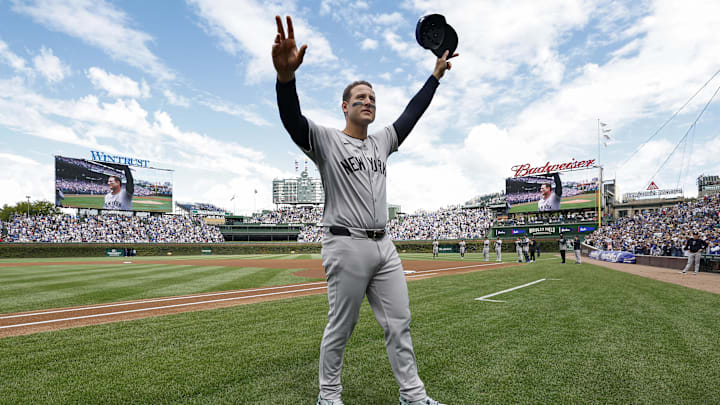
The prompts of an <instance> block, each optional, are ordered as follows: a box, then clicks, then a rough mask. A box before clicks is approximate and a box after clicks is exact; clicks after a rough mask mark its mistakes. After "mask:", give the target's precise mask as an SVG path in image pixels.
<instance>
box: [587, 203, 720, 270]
mask: <svg viewBox="0 0 720 405" xmlns="http://www.w3.org/2000/svg"><path fill="white" fill-rule="evenodd" d="M693 232H698V233H699V235H700V237H701V238H702V239H704V240H705V241H706V242H707V243H708V248H707V251H706V252H705V253H707V254H720V195H714V196H705V197H702V198H699V199H698V200H696V201H691V202H684V203H680V204H677V205H675V206H673V207H670V208H665V209H663V210H659V211H651V212H643V213H641V214H638V215H633V216H629V217H623V218H618V219H617V221H615V222H614V223H611V224H608V225H604V226H603V227H602V228H600V229H599V230H597V231H595V232H594V233H593V234H592V235H591V236H590V237H588V238H587V239H586V240H585V243H588V244H590V245H592V246H596V247H599V248H602V249H605V250H623V251H628V252H633V253H636V254H648V255H655V256H684V255H685V252H684V247H685V241H686V240H687V239H689V238H690V237H691V236H692V233H693Z"/></svg>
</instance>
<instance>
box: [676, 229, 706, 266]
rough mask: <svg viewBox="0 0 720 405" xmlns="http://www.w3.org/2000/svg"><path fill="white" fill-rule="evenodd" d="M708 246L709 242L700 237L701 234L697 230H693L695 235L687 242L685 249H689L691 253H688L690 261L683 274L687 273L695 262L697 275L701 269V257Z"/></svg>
mask: <svg viewBox="0 0 720 405" xmlns="http://www.w3.org/2000/svg"><path fill="white" fill-rule="evenodd" d="M706 248H707V242H705V241H704V240H702V239H700V235H699V234H698V233H697V231H695V232H693V237H692V238H690V239H688V240H687V242H685V249H686V250H689V251H690V253H688V261H687V264H686V265H685V268H684V269H683V271H682V274H686V273H687V271H688V270H689V269H690V268H691V267H692V265H693V263H695V275H696V276H697V274H698V271H700V259H701V258H702V252H703V251H705V249H706Z"/></svg>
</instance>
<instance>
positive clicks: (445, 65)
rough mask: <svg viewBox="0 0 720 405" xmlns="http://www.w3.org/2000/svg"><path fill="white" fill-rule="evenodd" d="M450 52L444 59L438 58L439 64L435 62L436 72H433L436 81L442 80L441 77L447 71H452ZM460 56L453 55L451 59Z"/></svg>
mask: <svg viewBox="0 0 720 405" xmlns="http://www.w3.org/2000/svg"><path fill="white" fill-rule="evenodd" d="M449 53H450V51H445V53H444V54H443V56H442V58H438V60H437V62H435V71H434V72H433V76H435V78H436V79H438V80H440V78H441V77H443V75H444V74H445V71H446V70H450V69H452V63H450V62H448V61H447V60H448V59H450V58H448V54H449ZM458 55H460V54H459V53H455V54H453V56H451V58H454V57H456V56H458Z"/></svg>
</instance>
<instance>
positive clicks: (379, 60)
mask: <svg viewBox="0 0 720 405" xmlns="http://www.w3.org/2000/svg"><path fill="white" fill-rule="evenodd" d="M446 3H447V4H448V5H440V2H437V1H424V0H414V1H398V2H384V1H383V2H381V1H369V0H365V1H344V0H321V1H312V2H310V1H285V2H277V1H262V2H260V1H251V0H234V1H229V0H228V1H218V0H189V1H187V2H180V1H177V2H136V1H134V2H129V1H125V2H121V1H116V2H108V1H89V0H88V1H81V0H66V1H50V0H36V1H13V0H0V173H2V175H0V190H2V192H0V204H4V203H15V202H17V201H20V200H23V199H24V197H25V196H26V195H31V196H32V197H33V199H49V200H50V199H52V196H53V178H54V161H53V157H52V156H53V155H54V154H60V155H65V156H70V157H80V158H90V150H102V151H104V152H106V153H117V154H122V155H128V156H133V157H138V158H143V159H149V160H150V161H151V165H153V166H155V167H162V168H169V169H173V170H174V171H175V172H174V184H175V199H176V201H198V202H211V203H214V204H216V205H219V206H223V207H225V208H228V209H231V210H232V209H235V210H237V211H238V212H240V213H248V212H250V211H252V210H253V209H254V208H257V209H260V208H270V207H272V196H271V191H272V190H271V182H272V179H274V178H278V177H289V176H293V175H294V174H295V164H294V161H295V160H298V161H299V162H300V167H301V169H302V166H303V164H304V163H303V162H304V161H305V159H304V156H303V155H302V154H301V153H300V151H299V150H298V149H297V147H295V146H294V144H293V143H292V142H291V141H290V138H289V136H288V135H287V134H286V133H285V131H284V129H283V128H282V125H281V124H280V120H279V118H278V114H277V107H276V105H275V92H274V81H275V74H274V70H273V67H272V62H271V57H270V48H271V45H272V41H273V39H274V34H275V22H274V15H276V14H281V15H291V16H293V18H294V21H295V27H296V37H297V40H298V42H299V43H301V44H302V43H307V44H308V54H307V57H306V58H305V62H304V64H303V65H302V66H301V67H300V70H299V71H298V73H297V80H298V82H297V86H298V92H299V95H300V102H301V106H302V109H303V112H304V113H305V115H306V116H308V117H309V118H311V119H313V120H314V121H315V122H317V123H319V124H322V125H326V126H335V127H341V128H342V126H343V124H344V121H343V116H342V112H341V110H340V98H341V92H342V89H343V88H344V86H345V85H346V84H347V83H349V82H350V81H352V80H357V79H364V80H369V81H370V82H372V83H373V85H374V87H375V90H376V95H377V99H378V113H377V120H376V122H375V123H374V124H373V126H371V130H372V128H376V129H379V128H381V127H382V126H384V125H388V124H390V123H391V122H392V121H394V120H395V118H396V117H397V116H398V115H399V114H400V112H401V111H402V109H403V108H404V107H405V105H406V103H407V101H408V100H409V99H410V98H411V97H412V95H413V94H414V93H415V92H416V91H417V90H418V89H419V88H420V87H421V85H422V83H423V82H424V81H425V79H426V78H427V77H428V76H429V74H430V73H431V72H432V67H433V65H434V63H435V58H434V56H433V55H432V54H431V53H430V52H429V51H426V50H423V49H422V48H420V47H419V46H418V45H417V43H415V40H414V28H415V22H416V21H417V19H418V18H419V17H420V16H423V15H426V14H429V13H441V14H443V15H445V16H446V18H447V20H448V22H449V23H450V24H451V25H453V27H454V28H455V29H456V31H457V32H458V36H459V42H460V44H459V47H458V52H459V53H460V56H459V57H458V58H457V59H456V60H455V61H454V66H453V69H452V70H451V71H450V72H448V73H447V74H446V76H445V77H444V78H443V79H442V81H441V85H440V87H439V88H438V90H437V93H436V96H435V98H434V100H433V102H432V104H431V106H430V108H429V109H428V110H427V112H426V113H425V115H424V116H423V118H422V119H421V121H420V122H419V123H418V125H417V127H416V128H415V129H414V131H413V133H411V135H410V137H409V138H408V140H407V141H406V142H405V143H404V144H403V146H402V148H401V149H400V151H399V152H398V153H396V154H394V155H393V156H392V157H391V158H390V160H389V162H388V202H389V203H392V204H400V205H401V206H402V208H403V210H404V211H407V212H414V211H415V210H418V209H436V208H439V207H441V206H447V205H451V204H458V203H462V202H464V201H467V200H469V199H470V198H472V197H473V196H476V195H478V194H483V193H491V192H496V191H500V190H502V189H503V188H504V179H505V178H506V177H508V176H510V175H511V174H512V172H511V170H510V168H511V167H512V166H513V165H516V164H521V163H530V164H532V165H543V164H544V163H545V162H546V161H551V162H558V163H560V162H565V161H569V160H570V159H571V158H575V159H577V160H584V159H594V158H596V157H597V120H598V118H599V119H601V120H602V121H603V122H606V123H607V124H608V127H607V128H611V129H612V132H611V133H610V135H612V139H611V141H610V144H609V145H608V146H607V147H606V148H603V149H602V151H601V157H600V161H601V163H602V164H603V165H604V166H605V167H606V168H607V169H606V172H605V177H606V178H607V177H610V178H613V177H616V178H617V182H618V186H619V189H620V192H621V193H624V192H631V191H640V190H643V189H645V187H647V184H648V182H649V181H650V180H651V179H653V180H654V181H655V182H656V183H657V184H658V185H659V186H660V187H661V188H674V187H677V186H681V187H683V188H684V190H685V194H686V196H694V195H696V194H697V190H696V187H695V185H694V180H695V178H696V177H697V175H699V174H701V173H705V174H719V173H720V164H719V163H718V159H717V156H718V155H720V136H718V135H720V134H719V133H718V132H719V128H720V125H719V124H720V107H719V106H718V102H717V101H715V102H713V103H711V104H710V106H709V108H708V110H707V111H706V112H705V114H704V115H703V117H702V119H701V120H700V121H699V122H698V125H697V127H696V129H695V131H694V132H693V136H692V143H690V142H688V143H687V144H686V145H685V146H684V147H683V146H681V147H680V148H679V149H678V152H677V153H676V156H674V157H673V158H672V159H671V160H670V161H669V162H668V164H667V165H665V167H664V168H663V169H662V170H660V171H659V173H658V174H657V175H656V176H655V177H653V174H654V173H655V172H656V171H657V169H658V168H659V167H660V164H661V163H662V161H664V160H665V158H666V157H667V156H668V154H669V153H670V151H671V150H672V149H673V148H675V146H676V145H677V143H678V141H679V140H680V138H681V137H682V136H683V135H684V134H685V132H686V131H687V130H688V128H689V127H690V124H691V123H692V121H694V120H695V118H696V116H697V115H698V113H699V112H700V110H701V109H702V108H703V106H704V105H705V103H707V101H708V100H709V99H710V97H711V96H712V94H713V92H714V91H715V90H716V89H717V88H718V87H719V86H720V75H719V76H718V77H715V79H713V80H712V81H711V82H710V83H709V84H708V85H707V87H706V88H705V89H703V91H701V92H700V93H699V94H698V95H697V96H696V97H695V98H694V99H693V101H692V102H691V103H690V104H688V106H687V107H685V109H684V110H683V111H682V113H681V114H679V115H678V116H677V117H676V118H675V119H674V120H673V121H672V122H671V123H670V124H669V125H668V126H667V127H666V128H664V129H663V131H661V132H660V133H659V134H658V135H657V136H656V137H655V138H654V139H653V140H652V141H651V142H650V143H648V144H647V145H645V146H644V147H643V149H641V151H640V152H639V153H638V154H637V155H635V157H634V158H633V159H632V160H631V161H629V162H627V163H625V161H626V160H627V158H628V157H630V155H631V152H632V151H633V150H635V149H636V148H637V147H638V146H640V145H641V144H643V143H644V141H645V140H646V139H647V138H649V137H650V135H652V133H653V132H654V131H655V130H657V129H658V128H659V127H660V125H661V124H662V123H663V122H665V121H666V120H667V119H668V118H669V117H670V116H671V115H672V114H673V113H674V112H675V111H676V110H677V109H679V108H680V107H681V106H682V105H683V104H684V103H685V102H686V100H687V99H688V98H689V97H690V96H692V95H693V94H694V93H695V92H696V91H697V90H698V89H699V88H700V87H701V86H702V85H703V84H704V83H705V82H706V81H707V80H708V79H709V78H710V77H711V76H712V75H713V74H714V73H715V72H716V71H718V69H720V62H718V58H717V55H720V31H718V30H717V27H718V26H720V3H718V2H716V1H686V2H682V3H680V2H677V1H662V0H660V1H643V2H638V1H628V2H619V1H593V0H586V1H580V0H577V1H572V0H563V1H549V0H548V1H542V2H538V1H515V2H511V3H508V2H500V1H494V2H483V1H466V2H463V1H458V2H446ZM683 150H684V151H685V152H684V153H683ZM310 166H311V168H312V163H310ZM311 173H312V174H313V175H317V172H316V171H315V170H314V168H312V169H311ZM254 190H258V194H257V196H255V195H254ZM233 195H237V196H238V198H237V199H236V200H235V201H233V202H230V198H231V197H232V196H233Z"/></svg>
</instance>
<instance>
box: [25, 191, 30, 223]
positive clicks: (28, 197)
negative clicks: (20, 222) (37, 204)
mask: <svg viewBox="0 0 720 405" xmlns="http://www.w3.org/2000/svg"><path fill="white" fill-rule="evenodd" d="M25 198H27V200H28V218H30V196H29V195H26V196H25Z"/></svg>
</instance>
